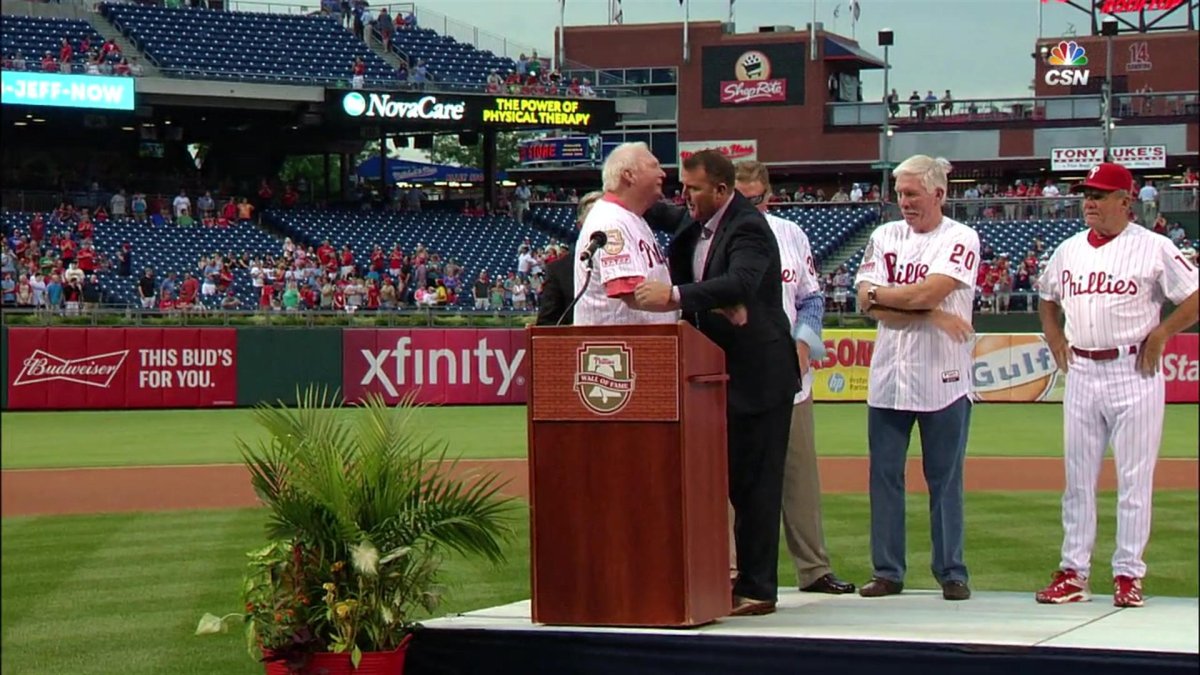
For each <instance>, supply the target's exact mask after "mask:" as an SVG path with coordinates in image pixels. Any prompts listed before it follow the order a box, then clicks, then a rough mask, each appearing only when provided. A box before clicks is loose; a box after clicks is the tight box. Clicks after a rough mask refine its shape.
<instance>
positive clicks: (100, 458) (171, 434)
mask: <svg viewBox="0 0 1200 675" xmlns="http://www.w3.org/2000/svg"><path fill="white" fill-rule="evenodd" d="M866 413H867V408H866V406H865V405H862V404H836V403H826V404H819V405H818V406H817V410H816V412H815V415H816V427H817V429H816V434H817V452H818V453H819V454H821V455H823V456H831V457H833V456H841V457H865V456H866V454H867V440H866V439H867V436H866V424H867V421H866V420H867V414H866ZM337 414H340V415H349V416H352V415H355V414H357V412H356V411H354V410H352V409H347V410H344V411H339V412H338V413H337ZM252 415H253V413H252V411H250V410H129V411H102V412H37V413H23V412H22V413H12V412H6V413H3V414H0V423H2V424H3V427H4V433H3V435H2V436H0V467H3V468H5V469H25V468H65V467H95V466H155V465H184V464H223V463H233V462H239V461H240V460H241V457H240V456H239V454H238V451H237V447H236V445H235V439H236V438H238V437H241V438H244V439H246V440H248V441H251V442H254V441H255V440H256V439H259V438H262V437H263V436H262V432H261V431H260V430H259V428H258V426H257V425H256V424H255V423H254V420H253V417H252ZM416 421H417V424H418V425H419V426H420V428H422V429H426V430H428V432H429V433H430V434H431V435H432V436H433V437H434V438H436V439H440V440H444V441H446V442H447V443H448V444H449V447H450V451H451V454H452V455H454V456H461V457H465V458H468V459H503V458H523V457H525V456H526V442H527V438H526V430H525V407H524V406H469V407H443V408H436V407H429V408H423V409H421V410H419V411H417V413H416ZM1198 446H1200V418H1198V416H1197V406H1195V405H1172V406H1168V407H1167V414H1166V421H1165V424H1164V432H1163V441H1162V449H1161V452H1160V456H1162V457H1184V458H1195V457H1197V454H1198V453H1200V450H1198ZM910 450H911V452H912V453H914V454H916V453H918V452H919V451H920V439H919V437H918V436H917V433H916V430H915V429H914V433H913V440H912V444H911V448H910ZM967 452H968V454H969V455H970V456H973V457H1060V456H1061V455H1062V406H1060V405H1056V404H982V405H977V406H975V409H974V412H973V413H972V420H971V437H970V444H969V446H968V448H967Z"/></svg>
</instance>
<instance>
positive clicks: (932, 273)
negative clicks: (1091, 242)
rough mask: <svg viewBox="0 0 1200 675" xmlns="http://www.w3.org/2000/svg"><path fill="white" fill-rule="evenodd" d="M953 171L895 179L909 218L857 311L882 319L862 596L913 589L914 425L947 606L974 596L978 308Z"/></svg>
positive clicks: (871, 391)
mask: <svg viewBox="0 0 1200 675" xmlns="http://www.w3.org/2000/svg"><path fill="white" fill-rule="evenodd" d="M949 171H950V163H949V162H947V161H946V160H944V159H941V158H938V159H933V158H932V157H927V156H925V155H914V156H913V157H910V158H908V159H906V160H905V161H903V162H901V164H900V166H898V167H896V169H895V170H894V171H893V172H892V173H893V175H894V176H895V177H896V197H897V200H898V201H899V204H900V212H901V213H902V214H903V216H904V220H897V221H893V222H890V223H884V224H883V225H880V226H879V227H878V228H876V230H875V232H874V233H872V234H871V240H870V242H868V244H867V249H866V252H865V253H864V255H863V264H862V266H861V267H860V268H859V270H858V280H857V286H858V302H859V307H862V308H864V311H866V312H867V313H869V314H870V315H871V316H872V317H874V318H875V319H876V320H878V321H879V326H878V331H879V332H878V336H877V337H876V339H875V353H874V356H873V357H872V359H871V372H870V375H869V380H868V385H867V406H868V412H867V439H868V446H869V448H870V456H871V468H870V473H871V476H870V493H871V562H872V564H873V565H874V568H875V571H874V575H873V577H872V579H871V580H870V581H869V582H867V583H866V584H865V585H864V586H863V587H862V588H861V589H859V594H860V595H862V596H864V597H868V598H875V597H880V596H885V595H894V594H896V593H900V592H901V591H903V590H904V574H905V571H906V569H907V565H906V562H905V558H904V553H905V527H904V465H905V459H906V456H907V454H908V443H909V439H910V438H911V437H912V428H913V424H914V423H915V424H917V425H918V426H919V427H920V430H921V464H922V467H923V468H924V472H925V482H926V483H928V485H929V513H930V520H931V522H930V534H931V535H932V539H933V556H932V562H933V565H932V569H933V576H934V578H935V579H937V582H938V584H940V585H941V587H942V597H943V598H945V599H946V600H966V599H967V598H970V597H971V589H970V587H969V586H968V585H967V566H966V563H964V562H963V462H964V458H965V456H966V449H967V430H968V427H969V425H970V420H971V398H970V393H971V361H972V359H971V342H970V335H971V308H972V305H973V303H974V300H975V277H976V266H977V265H978V264H979V235H977V234H976V233H975V231H974V230H972V229H971V228H969V227H967V226H966V225H963V224H962V223H959V222H956V221H954V220H951V219H949V218H947V217H945V216H943V215H942V204H943V203H945V200H946V187H947V181H946V174H947V173H949Z"/></svg>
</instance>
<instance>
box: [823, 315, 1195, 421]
mask: <svg viewBox="0 0 1200 675" xmlns="http://www.w3.org/2000/svg"><path fill="white" fill-rule="evenodd" d="M825 351H826V356H825V358H824V359H823V360H821V361H819V362H818V361H814V362H813V363H812V367H813V369H814V382H813V395H814V397H815V400H817V401H865V400H867V380H868V377H869V375H870V367H871V359H872V357H873V355H874V351H875V331H874V330H833V331H825ZM973 357H974V358H973V363H972V365H971V383H972V396H973V398H974V399H975V400H976V401H979V402H981V403H1019V402H1020V403H1029V402H1058V401H1062V400H1063V393H1064V391H1065V388H1066V377H1067V376H1066V375H1063V374H1062V373H1060V372H1058V369H1057V367H1056V366H1055V364H1054V357H1053V356H1052V355H1051V353H1050V346H1049V345H1048V344H1047V343H1046V341H1045V339H1044V338H1043V337H1042V336H1041V335H1040V334H1037V333H1014V334H988V335H980V336H979V337H978V338H977V339H976V341H975V344H974V348H973ZM1198 358H1200V344H1198V336H1197V335H1196V334H1195V333H1184V334H1181V335H1176V336H1175V337H1173V338H1171V339H1170V340H1169V341H1168V342H1167V345H1166V349H1165V350H1164V351H1163V358H1162V370H1163V375H1164V377H1165V379H1166V396H1167V402H1168V403H1196V402H1200V361H1198Z"/></svg>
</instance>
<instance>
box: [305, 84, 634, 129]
mask: <svg viewBox="0 0 1200 675" xmlns="http://www.w3.org/2000/svg"><path fill="white" fill-rule="evenodd" d="M326 102H327V104H328V109H327V113H326V117H327V118H328V119H330V121H333V122H338V123H342V124H362V125H368V124H371V125H380V126H385V127H392V128H395V127H403V128H410V129H426V130H428V129H445V130H447V131H466V130H475V131H478V130H480V129H485V128H501V129H580V130H587V131H602V130H605V129H611V128H613V127H614V126H616V122H617V112H616V104H615V103H614V102H613V101H608V100H601V99H587V98H545V97H540V96H481V95H476V94H454V93H441V92H411V91H407V92H394V91H390V92H389V91H329V92H328V95H327V98H326Z"/></svg>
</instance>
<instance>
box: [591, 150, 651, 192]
mask: <svg viewBox="0 0 1200 675" xmlns="http://www.w3.org/2000/svg"><path fill="white" fill-rule="evenodd" d="M641 150H645V151H646V152H650V146H648V145H646V144H645V143H642V142H637V143H622V144H620V145H618V146H617V147H615V148H613V151H612V152H610V153H609V154H608V158H607V159H605V160H604V168H603V169H602V170H601V171H600V175H601V177H602V178H603V179H604V191H605V192H612V191H613V190H616V189H617V188H619V187H621V172H623V171H626V170H633V169H637V168H638V164H639V163H640V162H641V159H640V158H639V157H638V155H639V154H640V152H639V151H641Z"/></svg>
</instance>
